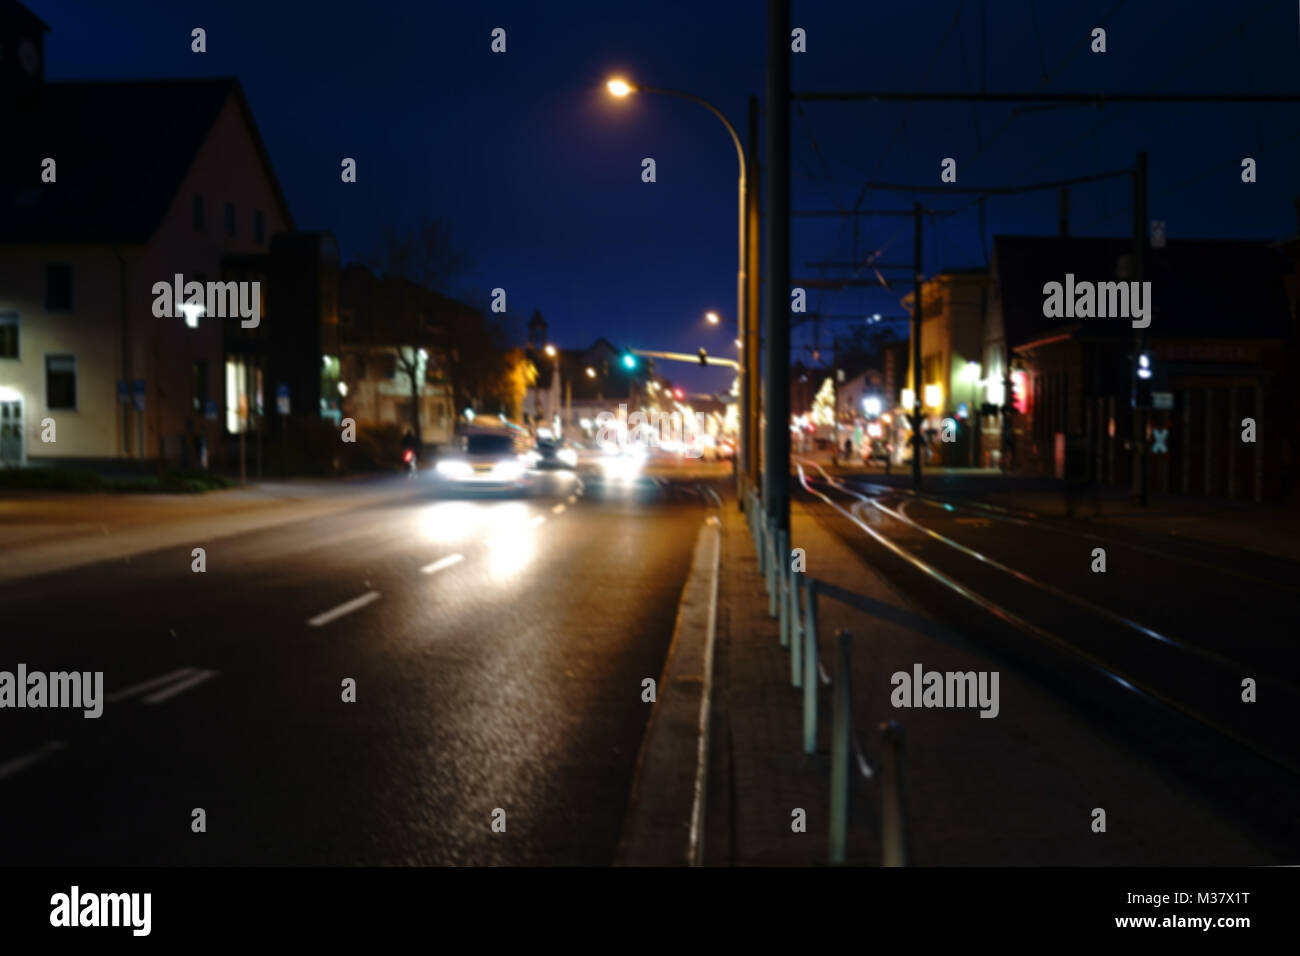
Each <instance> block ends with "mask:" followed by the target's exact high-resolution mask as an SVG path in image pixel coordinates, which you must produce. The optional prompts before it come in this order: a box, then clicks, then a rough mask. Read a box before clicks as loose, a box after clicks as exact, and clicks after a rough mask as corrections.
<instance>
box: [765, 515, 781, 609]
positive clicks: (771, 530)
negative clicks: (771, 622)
mask: <svg viewBox="0 0 1300 956" xmlns="http://www.w3.org/2000/svg"><path fill="white" fill-rule="evenodd" d="M767 546H768V551H767V613H768V616H769V617H776V603H777V596H776V589H777V586H778V582H777V576H776V575H777V571H776V519H775V518H772V519H771V520H770V521H769V522H768V525H767Z"/></svg>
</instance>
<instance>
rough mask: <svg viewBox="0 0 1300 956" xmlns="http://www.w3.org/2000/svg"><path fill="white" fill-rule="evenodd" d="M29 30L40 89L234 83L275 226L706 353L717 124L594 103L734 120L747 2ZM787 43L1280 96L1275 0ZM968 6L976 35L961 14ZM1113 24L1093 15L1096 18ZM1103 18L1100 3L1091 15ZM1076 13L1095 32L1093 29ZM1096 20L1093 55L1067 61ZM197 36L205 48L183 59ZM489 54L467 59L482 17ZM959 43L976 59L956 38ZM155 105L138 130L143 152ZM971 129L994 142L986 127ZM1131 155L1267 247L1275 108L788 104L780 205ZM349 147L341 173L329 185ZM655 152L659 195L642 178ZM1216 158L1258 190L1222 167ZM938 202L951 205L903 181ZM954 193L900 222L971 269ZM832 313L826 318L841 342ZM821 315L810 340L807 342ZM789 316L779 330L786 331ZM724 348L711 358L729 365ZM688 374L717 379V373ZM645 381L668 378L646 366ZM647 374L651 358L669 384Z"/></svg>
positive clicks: (35, 1)
mask: <svg viewBox="0 0 1300 956" xmlns="http://www.w3.org/2000/svg"><path fill="white" fill-rule="evenodd" d="M28 2H29V4H30V6H31V7H32V9H33V10H34V11H35V12H36V13H37V14H38V15H39V16H40V17H42V18H43V19H44V20H45V21H46V22H47V23H49V24H50V26H51V28H52V32H51V34H50V35H49V37H48V38H47V48H46V57H47V64H48V66H47V74H48V75H49V76H50V78H52V79H74V78H75V79H88V78H96V77H104V78H131V77H189V76H203V75H218V74H234V75H237V76H238V77H239V78H240V79H241V81H242V82H243V85H244V88H245V91H246V92H247V94H248V98H249V101H250V103H251V105H252V108H253V111H254V114H255V116H256V118H257V121H258V124H259V126H260V129H261V132H262V135H263V137H264V138H265V140H266V143H267V146H268V148H269V150H270V154H271V158H272V162H273V163H274V165H275V168H276V171H277V173H278V175H279V177H280V180H281V182H282V185H283V187H284V190H285V193H286V194H287V196H288V200H289V204H290V208H291V210H292V212H293V214H294V218H295V220H296V222H297V225H298V226H299V227H300V228H303V229H329V230H331V231H332V232H333V233H334V234H335V235H336V236H337V238H338V240H339V244H340V247H341V248H342V250H343V254H344V257H345V259H351V258H354V257H356V256H358V255H360V254H363V253H365V252H367V251H370V250H374V249H376V248H377V247H378V246H379V244H380V240H381V236H382V234H383V230H384V228H385V227H386V226H394V227H398V228H402V227H407V226H413V225H415V224H417V222H418V221H420V220H421V219H424V218H429V217H439V218H443V219H446V220H448V221H449V222H450V223H451V224H452V225H453V228H454V231H455V235H456V236H457V237H458V240H459V242H460V243H461V245H463V247H464V248H465V249H466V251H467V252H468V253H469V255H470V257H471V259H472V261H473V263H474V269H473V272H472V274H468V275H466V276H465V277H464V280H463V282H462V285H463V287H464V289H465V290H466V291H469V290H473V289H478V290H486V289H490V288H492V287H495V286H501V287H504V288H505V289H506V290H507V292H508V295H509V305H510V311H511V313H513V314H514V315H515V316H517V317H519V318H520V319H525V318H526V317H527V315H528V314H529V313H530V312H531V311H532V309H533V308H534V307H536V308H539V309H541V311H542V312H543V314H544V315H545V316H546V318H547V320H548V321H549V322H550V323H551V328H552V338H553V339H554V340H556V341H557V342H560V343H561V344H563V345H565V346H579V345H585V344H586V343H587V342H589V341H590V340H591V339H593V338H595V337H596V336H597V335H600V334H604V335H607V336H608V337H609V338H610V339H611V340H613V341H614V342H615V344H617V345H630V346H634V347H642V348H661V349H664V348H666V349H679V350H685V351H691V352H693V351H695V349H697V348H699V347H700V346H701V345H704V346H706V347H709V348H710V349H711V350H718V351H721V350H723V348H724V347H728V348H729V347H730V346H731V339H732V337H733V335H734V333H733V332H732V331H730V330H731V328H733V326H732V325H730V324H728V325H727V327H726V329H725V330H724V329H718V328H714V327H709V326H707V325H705V324H704V322H703V319H702V315H703V313H704V312H705V311H706V310H708V309H716V310H718V311H719V312H721V313H722V314H723V315H724V316H726V317H727V319H728V322H729V323H730V322H731V321H732V313H733V312H734V307H735V306H734V297H735V222H736V210H735V192H736V183H735V180H736V160H735V154H734V151H733V149H732V147H731V145H730V143H729V141H728V139H727V137H726V134H725V132H724V131H723V129H722V127H721V125H720V124H718V122H717V121H716V120H715V119H714V118H713V117H712V116H710V115H709V114H708V113H706V112H705V111H704V110H702V109H700V108H698V107H696V106H693V105H692V104H689V103H685V102H682V101H678V100H673V99H668V98H663V97H650V96H640V97H633V98H631V99H629V100H626V101H612V100H611V99H610V97H608V95H607V94H606V93H605V92H604V88H603V81H604V80H605V78H606V77H608V76H609V75H611V74H613V73H616V72H618V73H623V74H625V75H627V76H628V77H630V78H634V79H637V80H640V81H642V82H645V83H647V84H651V85H656V86H664V87H672V88H679V89H684V90H689V91H691V92H693V93H696V94H697V95H699V96H703V97H705V98H706V99H709V100H712V101H713V102H714V103H716V104H717V105H718V106H719V107H720V108H721V109H722V110H723V111H724V112H725V113H727V114H728V116H729V117H730V118H731V119H732V122H733V123H735V124H736V125H737V126H738V127H739V128H740V129H741V131H742V136H743V135H745V134H744V124H745V120H746V98H747V96H748V95H749V94H750V93H756V94H758V95H759V96H760V103H761V98H762V94H763V84H764V67H763V51H764V11H765V6H766V5H765V4H764V3H763V2H761V0H743V2H709V0H695V2H664V0H655V2H651V3H644V4H638V3H611V2H609V0H605V2H601V3H594V2H593V3H588V2H567V3H542V2H537V0H527V2H482V3H472V4H467V3H459V2H458V3H441V2H437V0H434V2H419V3H416V2H411V3H401V4H386V3H369V4H358V3H335V2H329V0H318V2H311V3H306V2H304V3H292V2H282V0H274V2H267V0H259V2H252V0H220V2H206V0H205V2H176V0H121V2H113V3H106V2H88V0H28ZM793 9H794V14H793V23H794V25H795V26H800V27H803V28H805V29H806V30H807V33H808V52H807V53H805V54H800V55H796V56H795V57H794V87H795V89H796V90H848V89H899V90H915V89H930V90H954V89H966V90H973V89H978V88H979V86H980V84H981V82H983V83H984V84H985V85H986V87H987V89H989V90H998V91H1003V90H1005V91H1024V90H1045V91H1062V90H1073V91H1084V92H1094V91H1102V92H1120V91H1126V92H1144V91H1145V92H1229V91H1232V92H1237V91H1246V92H1260V93H1263V92H1295V91H1298V90H1300V11H1298V9H1297V4H1296V2H1295V0H1276V2H1268V0H1265V2H1259V0H1252V2H1251V3H1250V4H1248V5H1245V6H1244V8H1242V9H1234V8H1233V7H1231V6H1229V5H1226V4H1223V3H1210V2H1200V0H1190V2H1186V0H1178V2H1173V0H1158V2H1155V0H1145V2H1143V0H1128V2H1123V0H1079V2H1071V3H1060V2H1057V0H984V2H981V0H965V2H960V0H933V2H931V0H920V2H911V0H909V2H898V3H894V4H884V3H880V4H877V3H863V2H859V0H854V2H845V3H833V2H798V0H796V2H795V3H794V5H793ZM985 11H986V12H987V17H986V19H985V20H984V23H983V24H981V14H982V13H983V12H985ZM1112 11H1113V12H1112ZM1108 14H1110V15H1109V18H1108V19H1105V18H1107V15H1108ZM1103 19H1105V22H1104V23H1103ZM1098 25H1102V26H1105V27H1106V29H1107V32H1108V52H1107V53H1106V54H1104V55H1096V54H1092V53H1091V52H1089V50H1088V48H1087V41H1088V35H1089V33H1090V31H1091V29H1092V28H1093V27H1094V26H1098ZM196 26H201V27H204V28H205V29H206V30H207V33H208V52H207V53H206V54H203V55H196V54H192V53H190V52H189V43H190V40H189V34H190V30H191V29H192V28H193V27H196ZM498 26H500V27H504V28H505V29H506V30H507V31H508V52H507V53H506V54H505V55H494V54H492V53H491V52H490V50H489V44H490V32H491V30H492V29H493V28H494V27H498ZM982 49H983V50H984V51H985V52H984V53H983V54H982ZM166 128H167V118H166V117H159V118H158V129H159V142H160V143H162V144H165V141H166ZM995 134H997V135H995ZM1139 149H1145V150H1147V151H1148V152H1149V154H1150V175H1151V200H1150V213H1151V218H1154V219H1165V220H1167V221H1168V232H1169V235H1170V236H1171V237H1210V236H1222V237H1257V238H1263V237H1271V238H1281V237H1283V236H1289V235H1294V234H1295V232H1296V227H1295V211H1294V207H1293V205H1292V199H1293V197H1294V196H1297V195H1300V182H1297V180H1296V171H1297V170H1298V169H1300V106H1290V105H1285V106H1246V107H1243V106H1218V107H1205V106H1181V105H1180V106H1163V105H1160V106H1108V107H1106V108H1105V109H1104V110H1098V109H1096V108H1092V107H1089V108H1073V109H1052V110H1039V111H1035V112H1028V113H1021V114H1019V115H1016V114H1013V112H1012V108H1011V107H1007V106H998V107H990V106H979V107H978V108H976V107H973V106H971V105H932V104H916V105H913V106H910V107H909V106H908V105H906V104H897V103H896V104H864V103H854V104H827V103H805V104H802V105H801V107H800V108H799V109H797V110H796V111H795V114H794V117H793V150H794V175H793V195H794V205H795V208H796V209H810V208H818V209H827V208H848V207H851V206H852V204H853V202H854V201H855V199H857V198H858V196H859V194H860V191H861V187H862V184H863V183H864V182H866V181H868V180H871V179H874V180H876V181H885V182H901V183H927V184H932V183H936V182H937V179H938V173H939V161H940V160H941V159H942V158H943V157H945V156H953V157H955V158H956V159H957V160H958V174H959V179H958V185H960V186H990V185H1015V184H1021V183H1027V182H1033V181H1039V180H1051V179H1057V178H1064V177H1070V176H1080V175H1087V174H1090V173H1095V172H1099V171H1103V170H1111V169H1116V168H1121V167H1127V166H1130V165H1131V164H1132V162H1133V158H1134V154H1135V153H1136V151H1137V150H1139ZM344 156H353V157H355V158H356V159H357V160H358V165H359V177H358V178H359V182H358V183H357V184H355V185H344V184H342V183H341V182H340V181H339V161H340V159H341V158H342V157H344ZM645 156H652V157H654V158H655V160H656V162H657V164H658V182H657V183H655V184H652V185H651V184H644V183H642V182H641V179H640V162H641V159H642V158H643V157H645ZM1243 156H1252V157H1254V158H1255V159H1256V160H1257V161H1258V163H1259V182H1257V183H1256V184H1254V185H1244V184H1242V183H1241V180H1240V175H1239V168H1240V161H1241V158H1242V157H1243ZM913 198H914V197H913V196H912V195H911V194H909V193H884V192H874V193H867V194H866V196H865V198H864V200H863V207H864V208H877V209H897V208H904V207H906V208H910V206H911V203H912V201H913ZM919 198H922V199H924V200H926V201H929V202H930V203H932V204H933V205H934V206H935V207H936V208H959V207H962V206H967V204H968V203H969V202H970V199H971V197H970V196H958V195H953V196H943V195H941V194H934V193H927V194H925V195H924V196H921V197H919ZM1130 216H1131V213H1130V186H1129V184H1128V182H1127V180H1117V181H1114V182H1111V183H1108V184H1101V185H1092V186H1085V187H1080V188H1078V189H1076V190H1075V191H1074V194H1073V197H1072V220H1073V222H1072V231H1074V232H1076V233H1079V234H1091V235H1105V234H1122V233H1124V232H1126V231H1127V230H1128V229H1129V228H1130V226H1129V223H1130ZM986 219H987V234H988V235H989V236H991V235H993V234H995V233H998V232H1004V233H1020V234H1034V233H1051V232H1054V231H1055V228H1056V196H1055V193H1052V192H1044V193H1035V194H1029V195H1027V196H1021V197H1015V198H998V199H995V200H992V201H990V202H989V203H988V205H987V207H986ZM795 230H796V231H795V247H794V265H793V270H794V275H796V276H800V275H809V274H815V270H812V269H810V268H808V267H807V266H806V265H805V263H809V262H813V261H819V260H834V261H839V262H846V261H848V260H849V259H850V258H851V257H852V254H853V249H852V231H851V229H850V227H849V225H848V223H847V222H846V221H837V220H831V219H826V220H808V219H804V220H796V222H795ZM911 241H912V240H911V226H910V222H909V221H907V220H902V219H890V218H866V219H863V220H861V229H860V236H859V247H858V252H859V256H862V255H864V254H865V253H866V252H868V251H870V250H872V249H877V248H882V247H883V248H885V250H886V251H885V254H884V256H883V258H884V259H885V260H886V261H906V259H907V258H908V257H910V255H911ZM983 261H984V253H983V251H982V247H981V240H980V233H979V231H978V228H977V220H976V216H975V214H974V207H968V208H967V210H966V212H965V213H964V214H963V215H961V216H956V217H952V218H949V219H944V220H941V221H939V222H938V224H936V226H935V227H934V228H929V227H927V244H926V258H925V268H926V270H927V272H934V271H937V270H939V269H942V268H955V267H964V266H973V265H982V264H983ZM905 291H906V289H905V288H900V289H898V290H896V291H892V292H891V291H887V290H885V289H881V288H876V289H868V290H846V291H843V292H839V293H834V294H832V293H823V294H821V295H820V296H819V295H818V294H817V293H813V294H812V298H811V302H810V305H811V306H812V307H814V308H818V309H820V310H821V311H824V312H828V313H835V314H850V315H856V314H862V315H866V314H870V313H874V312H880V313H884V314H885V315H891V314H892V315H900V314H902V312H903V310H902V309H901V307H900V305H899V298H900V296H901V295H902V293H903V292H905ZM847 325H848V324H847V323H842V322H841V323H836V326H835V327H836V329H837V330H839V331H843V330H844V329H845V328H846V327H847ZM829 334H830V331H829V328H823V330H822V332H821V336H822V340H823V342H825V341H827V340H828V338H829ZM811 335H812V330H811V328H809V327H805V328H804V329H801V330H800V332H799V334H798V335H797V336H796V342H804V343H806V342H809V341H811ZM729 354H733V353H729ZM680 368H682V369H685V370H686V372H687V375H686V377H687V378H688V380H689V381H690V382H691V383H692V384H693V385H695V386H697V387H709V388H711V389H714V388H719V387H722V385H723V384H724V382H725V381H726V380H727V376H726V374H725V373H724V372H722V371H721V370H702V369H698V370H694V371H692V370H691V369H690V367H689V366H687V367H680ZM665 371H666V372H667V371H669V370H668V369H665ZM669 374H672V372H669Z"/></svg>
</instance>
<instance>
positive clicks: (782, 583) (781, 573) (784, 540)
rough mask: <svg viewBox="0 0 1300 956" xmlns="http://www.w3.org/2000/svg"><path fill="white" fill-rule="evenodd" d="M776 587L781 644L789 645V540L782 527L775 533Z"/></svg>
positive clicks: (783, 645)
mask: <svg viewBox="0 0 1300 956" xmlns="http://www.w3.org/2000/svg"><path fill="white" fill-rule="evenodd" d="M776 550H777V557H776V560H777V564H776V587H777V599H778V602H779V605H780V611H779V616H780V618H781V646H782V647H789V646H790V541H789V533H788V532H787V531H786V530H785V529H784V528H782V529H781V530H780V531H778V532H777V533H776Z"/></svg>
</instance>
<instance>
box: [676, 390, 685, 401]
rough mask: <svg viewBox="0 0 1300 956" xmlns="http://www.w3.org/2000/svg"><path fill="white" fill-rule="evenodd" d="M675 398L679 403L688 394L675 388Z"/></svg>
mask: <svg viewBox="0 0 1300 956" xmlns="http://www.w3.org/2000/svg"><path fill="white" fill-rule="evenodd" d="M673 396H674V397H675V398H676V399H677V400H678V401H681V400H682V399H683V398H685V397H686V393H685V392H684V391H682V390H681V389H680V388H675V389H673Z"/></svg>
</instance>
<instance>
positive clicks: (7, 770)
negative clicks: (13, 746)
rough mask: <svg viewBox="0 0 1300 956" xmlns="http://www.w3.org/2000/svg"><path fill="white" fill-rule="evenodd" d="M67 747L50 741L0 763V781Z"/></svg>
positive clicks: (60, 741) (59, 742)
mask: <svg viewBox="0 0 1300 956" xmlns="http://www.w3.org/2000/svg"><path fill="white" fill-rule="evenodd" d="M67 746H68V745H67V744H65V743H64V742H63V741H62V740H51V741H50V742H49V743H46V744H42V745H41V746H39V747H37V748H36V749H35V750H33V751H32V752H31V753H25V754H23V755H22V756H20V757H15V758H14V759H13V760H9V761H6V762H5V763H0V780H5V779H7V778H9V777H12V776H15V775H16V774H19V773H22V772H23V771H24V770H26V769H27V768H28V767H30V766H31V765H32V764H34V763H40V761H42V760H44V759H45V758H46V757H48V756H50V755H51V754H55V753H58V752H59V751H60V750H63V749H65V748H66V747H67Z"/></svg>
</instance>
